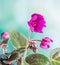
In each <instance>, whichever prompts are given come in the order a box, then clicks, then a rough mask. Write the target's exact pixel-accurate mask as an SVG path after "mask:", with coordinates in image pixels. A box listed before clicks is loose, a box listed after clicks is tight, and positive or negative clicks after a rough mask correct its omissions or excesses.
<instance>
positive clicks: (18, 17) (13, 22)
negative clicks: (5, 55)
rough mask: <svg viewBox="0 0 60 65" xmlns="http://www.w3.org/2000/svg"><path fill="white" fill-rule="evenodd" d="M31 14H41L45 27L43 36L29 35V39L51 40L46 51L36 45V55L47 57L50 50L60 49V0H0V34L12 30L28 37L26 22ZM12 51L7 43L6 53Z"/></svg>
mask: <svg viewBox="0 0 60 65" xmlns="http://www.w3.org/2000/svg"><path fill="white" fill-rule="evenodd" d="M33 13H40V14H42V15H43V16H44V18H45V20H46V26H47V27H46V29H44V33H43V34H39V33H31V39H42V38H44V37H46V36H48V37H50V38H52V39H53V40H54V42H53V43H51V47H50V48H49V49H47V50H44V49H41V48H40V46H39V45H40V43H39V42H37V44H36V46H37V47H38V53H43V54H45V55H46V56H49V54H50V52H51V50H52V49H54V48H56V47H60V0H0V34H1V33H2V32H4V31H7V32H8V31H9V30H12V29H14V30H17V31H19V32H21V33H22V34H24V35H25V36H26V37H28V34H27V33H28V25H27V22H28V20H29V19H30V17H31V14H33ZM0 41H1V38H0ZM12 50H14V47H13V46H12V44H11V43H10V42H9V43H8V51H7V52H11V51H12ZM46 52H47V53H46ZM1 53H2V50H0V54H1ZM29 53H30V52H28V54H29Z"/></svg>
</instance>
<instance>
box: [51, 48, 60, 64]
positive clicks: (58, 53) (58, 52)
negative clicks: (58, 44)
mask: <svg viewBox="0 0 60 65" xmlns="http://www.w3.org/2000/svg"><path fill="white" fill-rule="evenodd" d="M50 58H51V64H50V65H60V48H56V49H54V50H53V51H52V52H51V55H50Z"/></svg>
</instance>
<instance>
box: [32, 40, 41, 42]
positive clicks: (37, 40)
mask: <svg viewBox="0 0 60 65" xmlns="http://www.w3.org/2000/svg"><path fill="white" fill-rule="evenodd" d="M31 41H39V42H40V41H41V40H31Z"/></svg>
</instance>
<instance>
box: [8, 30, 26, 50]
mask: <svg viewBox="0 0 60 65" xmlns="http://www.w3.org/2000/svg"><path fill="white" fill-rule="evenodd" d="M9 33H10V41H11V42H12V44H13V46H14V47H15V48H16V49H18V48H21V47H25V46H26V43H27V38H26V37H25V36H24V35H23V34H21V33H20V32H18V31H15V30H12V31H10V32H9Z"/></svg>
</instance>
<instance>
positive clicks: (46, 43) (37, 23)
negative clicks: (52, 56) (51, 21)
mask: <svg viewBox="0 0 60 65" xmlns="http://www.w3.org/2000/svg"><path fill="white" fill-rule="evenodd" d="M28 26H29V34H28V40H27V39H25V37H24V36H23V35H21V34H20V33H19V32H16V31H15V32H13V33H11V34H10V35H9V33H8V32H3V33H2V34H1V39H2V42H1V43H0V47H1V48H2V50H3V54H2V55H1V54H0V62H1V64H2V65H13V63H14V62H15V61H17V65H21V64H22V56H21V53H23V52H25V53H24V58H25V57H26V53H27V51H28V49H31V50H32V51H33V52H34V53H36V51H37V49H38V48H37V47H36V42H37V41H39V43H40V47H41V48H43V49H48V48H50V43H51V42H53V40H52V39H51V38H49V37H44V38H43V39H42V40H35V39H33V40H31V39H30V30H31V32H35V33H43V29H44V28H45V27H46V21H45V19H44V17H43V15H41V14H38V13H34V14H32V15H31V19H30V20H29V21H28ZM10 37H11V38H10ZM9 38H10V41H12V43H13V45H14V46H15V47H16V48H17V50H16V49H15V50H14V51H12V52H11V53H9V54H8V53H7V54H6V50H7V47H8V44H7V43H8V40H9ZM15 39H16V40H15ZM26 41H27V44H26V45H25V43H24V42H26ZM15 42H17V43H18V44H15ZM20 42H21V43H20ZM23 43H24V44H23ZM18 45H20V46H19V47H20V48H19V47H18ZM23 45H25V46H23Z"/></svg>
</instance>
